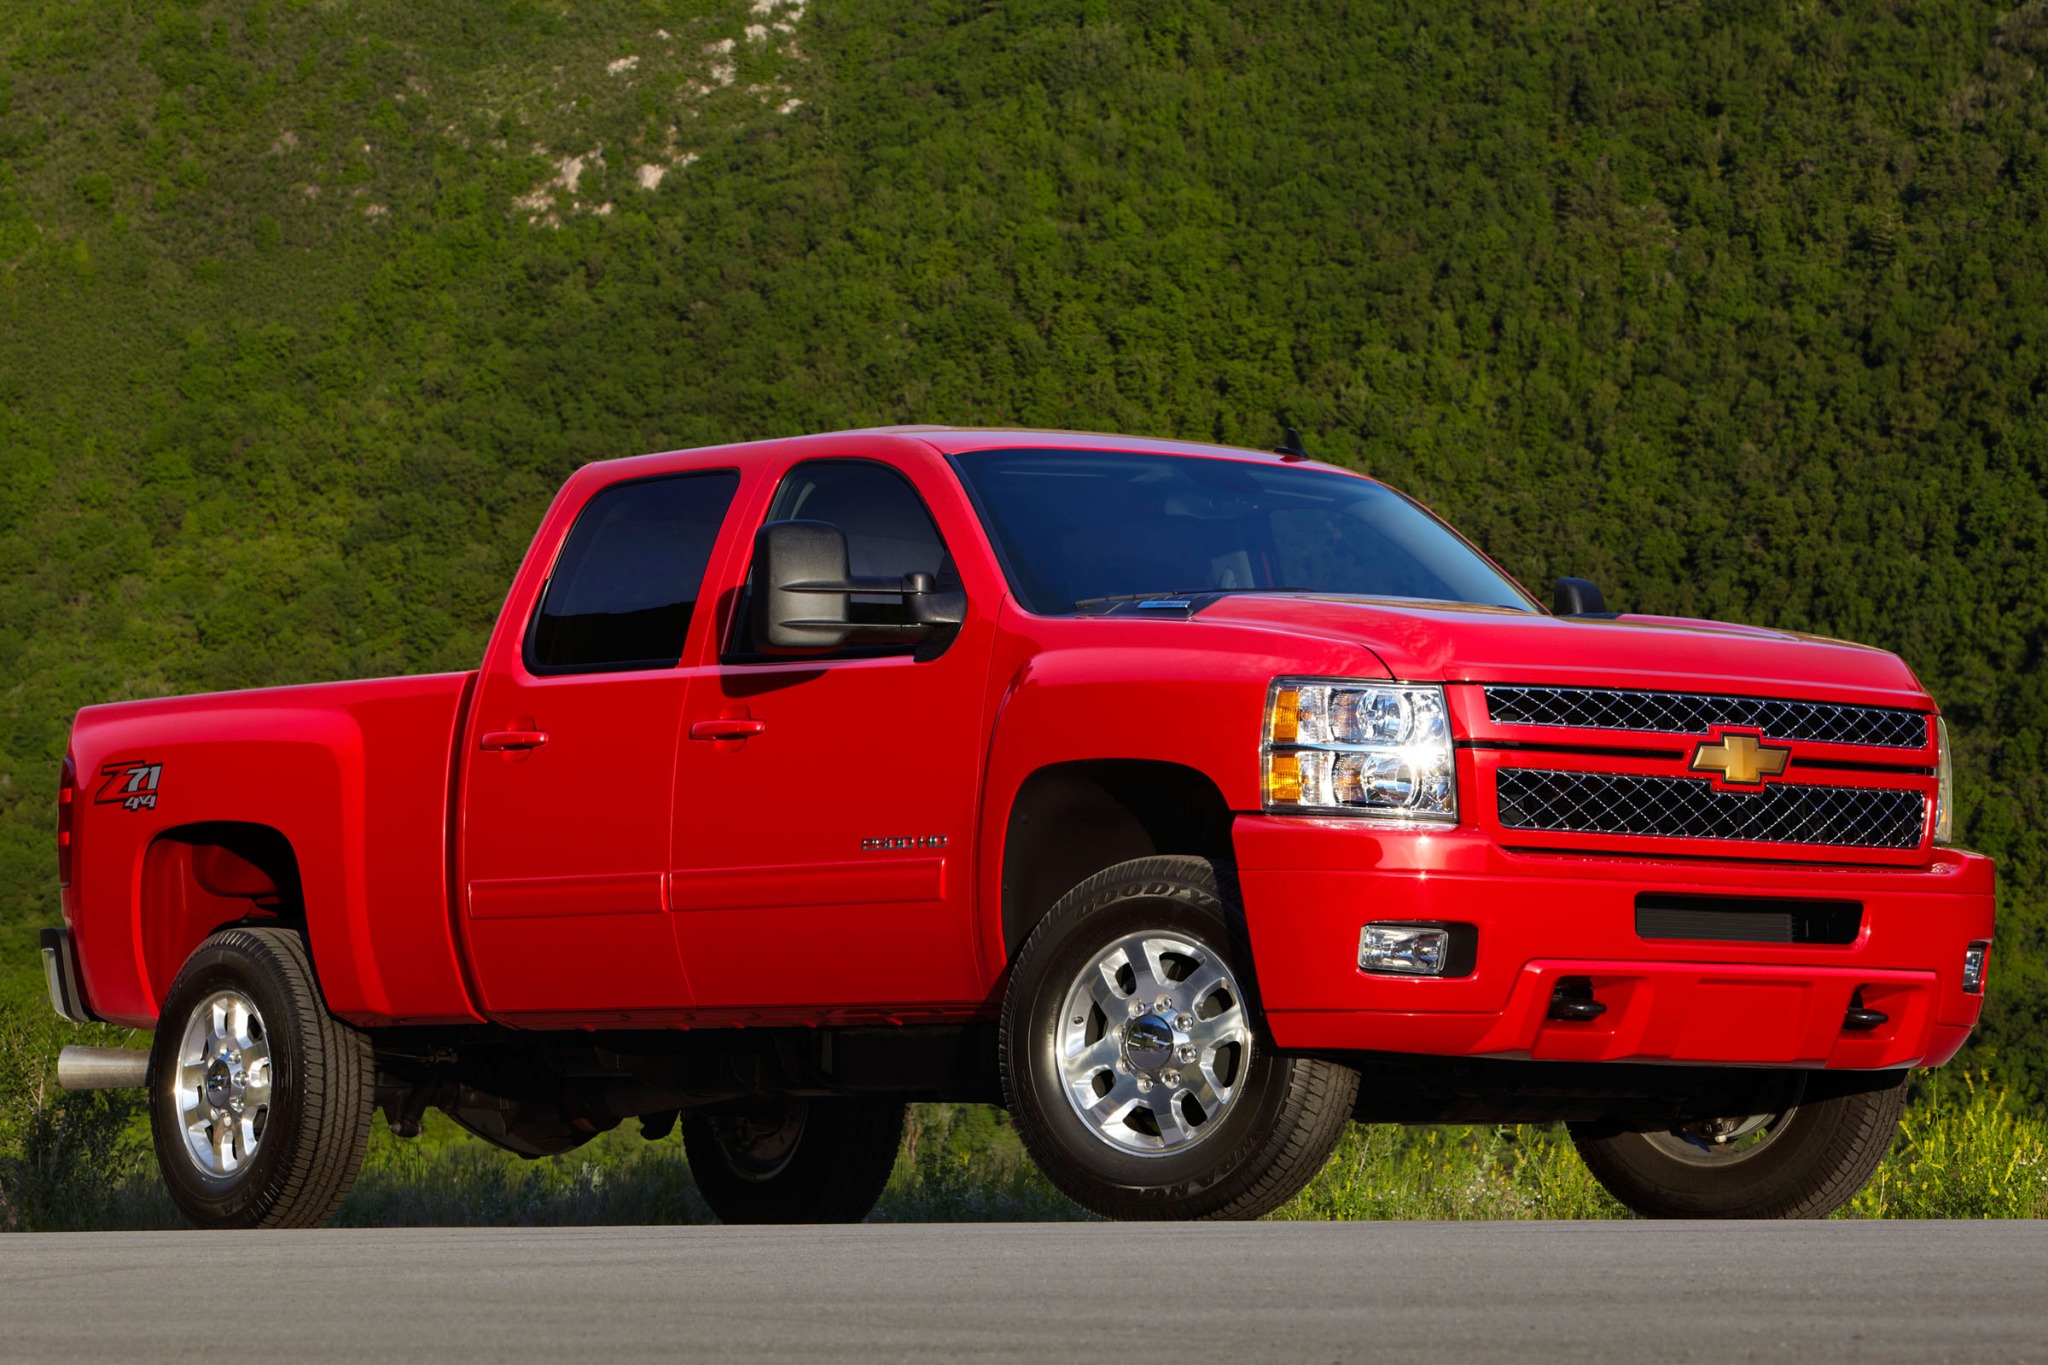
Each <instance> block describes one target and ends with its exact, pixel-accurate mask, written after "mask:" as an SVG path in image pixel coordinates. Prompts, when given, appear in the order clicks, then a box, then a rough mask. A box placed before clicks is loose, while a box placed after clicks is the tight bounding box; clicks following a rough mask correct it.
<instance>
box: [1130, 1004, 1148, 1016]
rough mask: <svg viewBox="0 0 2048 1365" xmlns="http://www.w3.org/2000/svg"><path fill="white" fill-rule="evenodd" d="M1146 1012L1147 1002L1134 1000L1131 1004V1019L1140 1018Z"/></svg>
mask: <svg viewBox="0 0 2048 1365" xmlns="http://www.w3.org/2000/svg"><path fill="white" fill-rule="evenodd" d="M1144 1012H1145V1002H1144V1001H1142V1000H1133V1001H1132V1002H1131V1018H1133V1019H1135V1018H1137V1017H1138V1016H1139V1015H1141V1014H1143V1013H1144Z"/></svg>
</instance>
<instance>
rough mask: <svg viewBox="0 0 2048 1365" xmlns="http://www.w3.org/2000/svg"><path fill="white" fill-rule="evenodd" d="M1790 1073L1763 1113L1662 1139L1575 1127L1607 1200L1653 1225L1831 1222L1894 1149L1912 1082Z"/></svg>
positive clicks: (1767, 1093) (1701, 1124) (1762, 1093)
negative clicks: (1666, 1221)
mask: <svg viewBox="0 0 2048 1365" xmlns="http://www.w3.org/2000/svg"><path fill="white" fill-rule="evenodd" d="M1867 1085H1868V1081H1866V1080H1865V1079H1864V1078H1860V1077H1839V1076H1831V1075H1827V1074H1825V1073H1821V1074H1816V1075H1813V1076H1807V1077H1802V1076H1798V1075H1796V1074H1794V1075H1786V1076H1784V1077H1782V1078H1781V1079H1780V1083H1779V1084H1778V1085H1777V1086H1775V1087H1765V1088H1763V1089H1760V1090H1759V1092H1758V1097H1759V1100H1760V1101H1762V1102H1761V1103H1759V1104H1758V1106H1757V1108H1758V1112H1756V1113H1751V1114H1733V1115H1729V1116H1727V1117H1725V1118H1712V1119H1703V1120H1700V1121H1697V1122H1694V1123H1689V1124H1685V1125H1683V1126H1681V1127H1677V1128H1671V1129H1665V1130H1661V1131H1656V1132H1617V1131H1614V1130H1613V1129H1612V1128H1610V1127H1605V1126H1602V1125H1599V1124H1582V1123H1575V1124H1572V1125H1570V1128H1571V1134H1572V1141H1573V1143H1574V1144H1576V1145H1577V1147H1578V1149H1579V1155H1580V1156H1581V1157H1582V1158H1583V1159H1584V1160H1585V1163H1586V1165H1587V1167H1588V1168H1589V1169H1590V1170H1591V1171H1592V1172H1593V1176H1594V1178H1595V1179H1597V1180H1598V1181H1599V1182H1600V1183H1601V1184H1602V1185H1603V1186H1605V1187H1606V1189H1607V1192H1608V1193H1609V1194H1612V1195H1613V1196H1614V1197H1615V1198H1616V1199H1619V1200H1620V1201H1621V1202H1622V1203H1623V1204H1626V1205H1627V1206H1628V1207H1629V1208H1631V1209H1633V1210H1635V1211H1636V1212H1637V1213H1639V1214H1642V1215H1643V1216H1644V1217H1646V1218H1825V1217H1827V1216H1828V1215H1829V1214H1830V1213H1833V1212H1834V1211H1835V1210H1836V1209H1838V1208H1840V1207H1841V1206H1842V1205H1844V1204H1846V1203H1848V1202H1849V1201H1850V1200H1851V1199H1853V1198H1855V1196H1856V1192H1857V1191H1858V1190H1860V1189H1862V1188H1863V1186H1864V1185H1865V1184H1866V1183H1868V1182H1869V1180H1870V1177H1871V1176H1872V1175H1873V1174H1874V1173H1875V1172H1876V1171H1877V1166H1878V1163H1879V1162H1881V1161H1883V1160H1884V1157H1885V1153H1886V1152H1888V1151H1890V1150H1891V1145H1892V1138H1893V1136H1894V1135H1895V1134H1896V1133H1897V1132H1898V1127H1899V1115H1900V1113H1901V1111H1903V1109H1904V1108H1905V1103H1906V1079H1905V1077H1904V1076H1903V1075H1900V1076H1899V1077H1898V1079H1897V1080H1896V1082H1895V1083H1890V1084H1880V1085H1879V1086H1878V1087H1877V1088H1874V1089H1872V1088H1866V1087H1867Z"/></svg>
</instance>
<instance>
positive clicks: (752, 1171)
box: [683, 1099, 903, 1223]
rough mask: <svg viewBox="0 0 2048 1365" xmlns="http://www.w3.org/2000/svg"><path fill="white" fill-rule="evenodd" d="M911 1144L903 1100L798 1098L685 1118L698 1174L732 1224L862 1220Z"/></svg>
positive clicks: (700, 1187)
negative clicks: (899, 1153)
mask: <svg viewBox="0 0 2048 1365" xmlns="http://www.w3.org/2000/svg"><path fill="white" fill-rule="evenodd" d="M902 1145H903V1105H902V1104H901V1103H899V1102H897V1101H894V1100H855V1099H829V1100H790V1101H785V1102H782V1103H777V1104H770V1105H765V1106H760V1107H756V1108H750V1109H747V1110H744V1111H740V1112H736V1113H730V1114H713V1115H696V1116H692V1117H689V1118H686V1119H684V1120H683V1151H684V1152H685V1153H686V1154H687V1155H688V1157H689V1159H690V1174H691V1175H692V1176H694V1177H695V1178H696V1181H697V1191H698V1193H700V1194H702V1195H703V1196H704V1202H705V1203H707V1204H709V1205H710V1206H711V1211H712V1212H713V1213H715V1214H717V1215H718V1218H719V1221H720V1222H724V1223H858V1222H859V1221H860V1220H861V1219H863V1218H865V1217H867V1216H868V1213H869V1212H870V1211H871V1210H872V1209H873V1208H874V1207H875V1201H876V1200H878V1199H880V1198H881V1197H882V1187H883V1186H885V1185H887V1184H888V1183H889V1172H890V1171H891V1170H893V1169H894V1168H895V1165H896V1152H897V1149H898V1148H899V1147H901V1146H902Z"/></svg>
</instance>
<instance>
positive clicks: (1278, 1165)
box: [1001, 856, 1358, 1218]
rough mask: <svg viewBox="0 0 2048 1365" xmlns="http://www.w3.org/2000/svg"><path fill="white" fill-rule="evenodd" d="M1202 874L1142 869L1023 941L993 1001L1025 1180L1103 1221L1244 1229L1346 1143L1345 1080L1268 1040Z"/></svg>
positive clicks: (1102, 886) (1229, 920)
mask: <svg viewBox="0 0 2048 1365" xmlns="http://www.w3.org/2000/svg"><path fill="white" fill-rule="evenodd" d="M1235 920H1236V917H1235V916H1234V915H1233V914H1232V913H1231V907H1230V906H1229V904H1228V902H1227V900H1226V898H1225V894H1224V892H1223V889H1222V887H1221V884H1220V882H1219V880H1218V878H1217V875H1216V870H1215V868H1214V867H1213V866H1212V865H1211V864H1210V863H1209V862H1208V861H1207V860H1206V859H1202V858H1193V857H1182V856H1176V857H1156V858H1139V859H1135V860H1133V861H1131V862H1127V863H1121V864H1118V865H1117V866H1115V867H1112V868H1109V869H1107V870H1105V871H1103V872H1100V873H1097V874H1096V875H1095V876H1093V877H1090V878H1089V879H1088V880H1087V881H1085V882H1083V883H1081V885H1079V886H1077V887H1075V888H1074V889H1073V890H1072V891H1070V892H1068V893H1067V894H1066V895H1065V896H1064V897H1062V898H1061V900H1060V901H1059V903H1058V904H1057V905H1055V906H1054V907H1053V908H1052V910H1051V911H1050V912H1048V913H1047V915H1046V917H1045V918H1044V920H1042V921H1041V922H1040V923H1039V925H1038V927H1037V928H1036V929H1035V930H1033V931H1032V934H1031V937H1030V938H1029V939H1028V940H1026V942H1025V944H1024V947H1023V949H1022V950H1021V951H1020V952H1019V953H1018V955H1017V961H1016V965H1015V967H1014V969H1013V970H1012V972H1011V974H1010V985H1009V989H1008V992H1007V994H1006V995H1005V996H1004V1001H1003V1018H1002V1034H1001V1048H1002V1066H1003V1090H1004V1094H1005V1096H1006V1097H1007V1099H1008V1101H1009V1106H1010V1112H1011V1115H1012V1116H1013V1118H1014V1120H1015V1122H1016V1125H1017V1132H1018V1135H1019V1136H1020V1137H1021V1138H1022V1139H1023V1141H1024V1145H1025V1148H1026V1149H1027V1150H1028V1151H1029V1152H1030V1153H1031V1157H1032V1160H1033V1161H1035V1162H1036V1163H1037V1164H1038V1167H1039V1169H1040V1170H1042V1171H1043V1172H1045V1175H1046V1177H1047V1178H1048V1179H1050V1180H1051V1181H1052V1182H1053V1183H1054V1184H1055V1185H1057V1186H1059V1188H1060V1189H1061V1190H1062V1191H1064V1192H1065V1193H1066V1194H1067V1196H1068V1197H1069V1198H1071V1199H1073V1200H1074V1201H1075V1202H1076V1203H1078V1204H1080V1205H1082V1206H1083V1207H1084V1208H1088V1209H1092V1210H1094V1211H1095V1212H1097V1213H1100V1214H1103V1215H1105V1216H1107V1217H1110V1218H1256V1217H1258V1216H1260V1215H1261V1214H1264V1213H1269V1212H1271V1211H1272V1210H1273V1209H1275V1208H1278V1207H1279V1206H1280V1205H1281V1204H1283V1203H1285V1202H1286V1201H1287V1200H1288V1199H1290V1198H1292V1197H1293V1196H1294V1195H1295V1193H1296V1192H1297V1191H1299V1190H1300V1189H1301V1187H1302V1186H1303V1185H1305V1184H1307V1183H1308V1181H1309V1180H1310V1178H1311V1177H1313V1176H1314V1175H1315V1173H1316V1172H1317V1171H1318V1170H1320V1169H1321V1167H1322V1164H1323V1162H1324V1161H1325V1160H1326V1159H1327V1158H1328V1157H1329V1154H1330V1150H1331V1148H1332V1147H1334V1146H1335V1145H1336V1142H1337V1138H1338V1137H1339V1136H1340V1135H1341V1134H1342V1133H1343V1131H1344V1125H1345V1123H1346V1122H1347V1121H1348V1120H1349V1118H1350V1115H1351V1105H1352V1101H1353V1100H1354V1099H1355V1098H1356V1096H1357V1091H1358V1073H1357V1072H1355V1071H1353V1070H1351V1069H1350V1068H1349V1067H1345V1066H1341V1065H1338V1064H1336V1063H1334V1062H1326V1061H1320V1060H1315V1059H1310V1058H1303V1057H1289V1056H1286V1055H1284V1054H1282V1053H1279V1052H1276V1051H1275V1050H1274V1049H1273V1048H1272V1046H1271V1045H1270V1043H1269V1042H1268V1041H1267V1038H1266V1035H1265V1030H1264V1027H1263V1023H1262V1020H1261V1018H1260V1015H1259V1009H1258V1001H1257V998H1256V995H1255V986H1254V983H1253V981H1252V977H1251V955H1250V952H1249V951H1248V949H1247V948H1246V946H1245V944H1244V941H1243V938H1242V935H1241V934H1240V933H1238V932H1237V930H1236V929H1235V927H1234V922H1235Z"/></svg>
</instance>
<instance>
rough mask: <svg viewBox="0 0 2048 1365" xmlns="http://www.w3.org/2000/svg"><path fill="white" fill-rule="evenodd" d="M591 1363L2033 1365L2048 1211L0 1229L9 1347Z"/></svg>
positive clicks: (152, 1354)
mask: <svg viewBox="0 0 2048 1365" xmlns="http://www.w3.org/2000/svg"><path fill="white" fill-rule="evenodd" d="M594 1358H602V1359H604V1360H606V1361H619V1360H637V1359H654V1358H661V1359H664V1360H675V1359H718V1360H730V1359H739V1360H776V1359H796V1358H801V1359H813V1360H817V1359H830V1360H835V1361H839V1360H906V1359H909V1360H947V1361H952V1360H960V1359H967V1358H1006V1359H1032V1360H1038V1359H1086V1360H1088V1361H1090V1362H1095V1363H1096V1365H1122V1363H1123V1362H1138V1361H1173V1362H1176V1365H1194V1363H1195V1362H1234V1361H1242V1360H1300V1361H1350V1360H1358V1361H1409V1360H1416V1361H1422V1360H1427V1361H1433V1362H1435V1361H1467V1360H1474V1361H1512V1362H1514V1363H1515V1365H1551V1362H1559V1361H1583V1360H1591V1361H1629V1362H1639V1361H1645V1360H1711V1361H1716V1362H1724V1363H1725V1362H1729V1361H1745V1360H1772V1361H1802V1362H1803V1361H1845V1362H1847V1361H1853V1362H1857V1365H1866V1363H1867V1362H1873V1361H1913V1362H1928V1361H1950V1360H1954V1361H2029V1362H2035V1363H2036V1365H2048V1222H2036V1223H1861V1222H1847V1223H1789V1224H1788V1223H1778V1224H1743V1225H1731V1224H1706V1223H1664V1224H1654V1223H1605V1224H1603V1223H1547V1224H1546V1223H1437V1224H1430V1223H1377V1224H1372V1223H1352V1224H1328V1223H1318V1224H1302V1223H1295V1224H1285V1223H1265V1224H1251V1225H1235V1226H1229V1225H1226V1226H1204V1225H1193V1226H1190V1225H1147V1226H1134V1225H1128V1224H1126V1225H1122V1226H1112V1225H1106V1224H1095V1225H1070V1224H1068V1225H1061V1224H1033V1225H1000V1224H999V1225H968V1226H931V1225H924V1226H897V1227H854V1228H816V1229H813V1228H798V1229H755V1228H718V1227H712V1228H623V1229H620V1228H573V1229H503V1230H467V1229H417V1230H400V1231H348V1232H318V1233H303V1232H301V1233H249V1234H241V1235H217V1234H200V1233H99V1234H53V1235H44V1236H28V1235H21V1236H0V1359H6V1360H38V1361H43V1360H49V1361H58V1360H118V1361H124V1362H126V1361H149V1360H173V1359H176V1360H208V1361H222V1360H232V1361H236V1362H238V1365H239V1363H240V1362H249V1361H269V1360H278V1361H287V1360H288V1361H324V1360H370V1359H377V1360H387V1361H388V1360H465V1361H466V1360H482V1361H489V1362H492V1365H506V1363H508V1362H515V1361H549V1362H558V1361H562V1360H565V1359H574V1360H581V1359H594Z"/></svg>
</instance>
